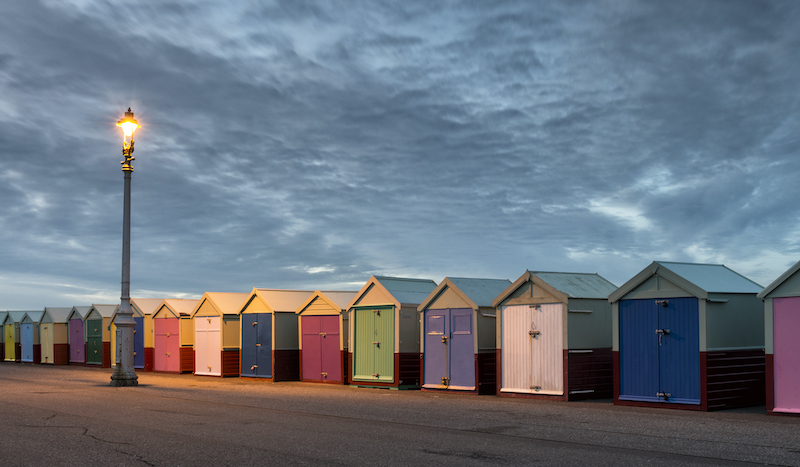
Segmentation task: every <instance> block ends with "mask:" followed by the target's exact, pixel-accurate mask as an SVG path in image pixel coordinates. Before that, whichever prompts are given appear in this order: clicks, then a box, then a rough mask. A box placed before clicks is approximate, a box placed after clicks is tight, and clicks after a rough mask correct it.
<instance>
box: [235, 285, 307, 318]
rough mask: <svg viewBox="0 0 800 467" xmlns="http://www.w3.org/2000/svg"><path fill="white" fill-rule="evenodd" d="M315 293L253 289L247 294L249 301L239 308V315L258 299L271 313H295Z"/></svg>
mask: <svg viewBox="0 0 800 467" xmlns="http://www.w3.org/2000/svg"><path fill="white" fill-rule="evenodd" d="M313 293H314V291H313V290H291V289H258V288H253V291H252V292H250V293H249V294H247V300H245V302H244V303H242V305H241V306H240V307H239V313H241V312H243V311H244V309H245V308H246V307H247V305H249V304H250V302H251V301H253V300H255V299H256V298H257V299H258V300H261V301H262V302H263V303H264V305H265V306H266V307H267V310H269V312H270V313H281V312H287V313H288V312H291V313H294V312H295V311H297V308H298V307H299V306H300V305H302V304H303V302H305V301H306V299H308V297H309V296H310V295H311V294H313Z"/></svg>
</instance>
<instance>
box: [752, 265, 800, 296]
mask: <svg viewBox="0 0 800 467" xmlns="http://www.w3.org/2000/svg"><path fill="white" fill-rule="evenodd" d="M799 269H800V261H798V262H796V263H794V266H792V267H790V268H789V269H787V270H786V272H784V273H783V274H781V276H780V277H779V278H777V279H775V280H774V281H772V283H771V284H770V285H768V286H766V287H765V288H764V290H762V291H761V292H759V294H758V298H764V297H766V296H767V295H769V294H771V293H772V291H773V290H775V289H777V288H778V286H780V285H781V284H783V283H784V282H786V280H787V279H789V278H790V277H792V276H793V275H794V273H796V272H797V271H798V270H799Z"/></svg>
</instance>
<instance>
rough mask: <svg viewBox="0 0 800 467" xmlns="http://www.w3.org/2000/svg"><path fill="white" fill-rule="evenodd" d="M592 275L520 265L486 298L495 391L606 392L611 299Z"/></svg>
mask: <svg viewBox="0 0 800 467" xmlns="http://www.w3.org/2000/svg"><path fill="white" fill-rule="evenodd" d="M616 288H617V287H616V286H615V285H614V284H612V283H611V282H609V281H607V280H606V279H604V278H603V277H602V276H600V275H598V274H587V273H568V272H539V271H533V272H531V271H525V273H524V274H523V275H522V276H520V278H519V279H517V280H516V281H515V282H514V283H513V284H511V285H510V286H509V287H508V288H506V289H505V290H504V291H503V292H502V293H501V294H499V295H498V296H497V297H495V299H494V300H493V302H492V303H493V304H494V306H495V307H496V308H497V316H498V319H497V344H498V346H497V362H498V363H497V367H498V368H497V370H498V392H499V394H500V395H501V396H513V397H529V398H537V399H556V400H577V399H587V398H607V397H611V390H612V384H613V376H614V373H613V366H612V360H611V305H610V304H609V303H608V295H609V294H610V293H611V292H613V291H614V290H616Z"/></svg>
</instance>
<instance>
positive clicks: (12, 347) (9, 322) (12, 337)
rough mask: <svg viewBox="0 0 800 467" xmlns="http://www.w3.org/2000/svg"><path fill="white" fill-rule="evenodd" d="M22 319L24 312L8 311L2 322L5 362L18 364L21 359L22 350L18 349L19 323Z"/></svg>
mask: <svg viewBox="0 0 800 467" xmlns="http://www.w3.org/2000/svg"><path fill="white" fill-rule="evenodd" d="M24 317H25V312H24V311H9V312H7V314H6V317H5V319H4V320H3V338H4V340H5V361H7V362H19V361H21V359H22V349H21V348H20V322H21V321H22V318H24Z"/></svg>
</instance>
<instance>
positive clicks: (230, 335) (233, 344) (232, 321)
mask: <svg viewBox="0 0 800 467" xmlns="http://www.w3.org/2000/svg"><path fill="white" fill-rule="evenodd" d="M241 332H242V330H241V328H240V327H239V315H224V316H223V317H222V348H223V349H233V348H236V349H238V348H239V336H240V335H241Z"/></svg>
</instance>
